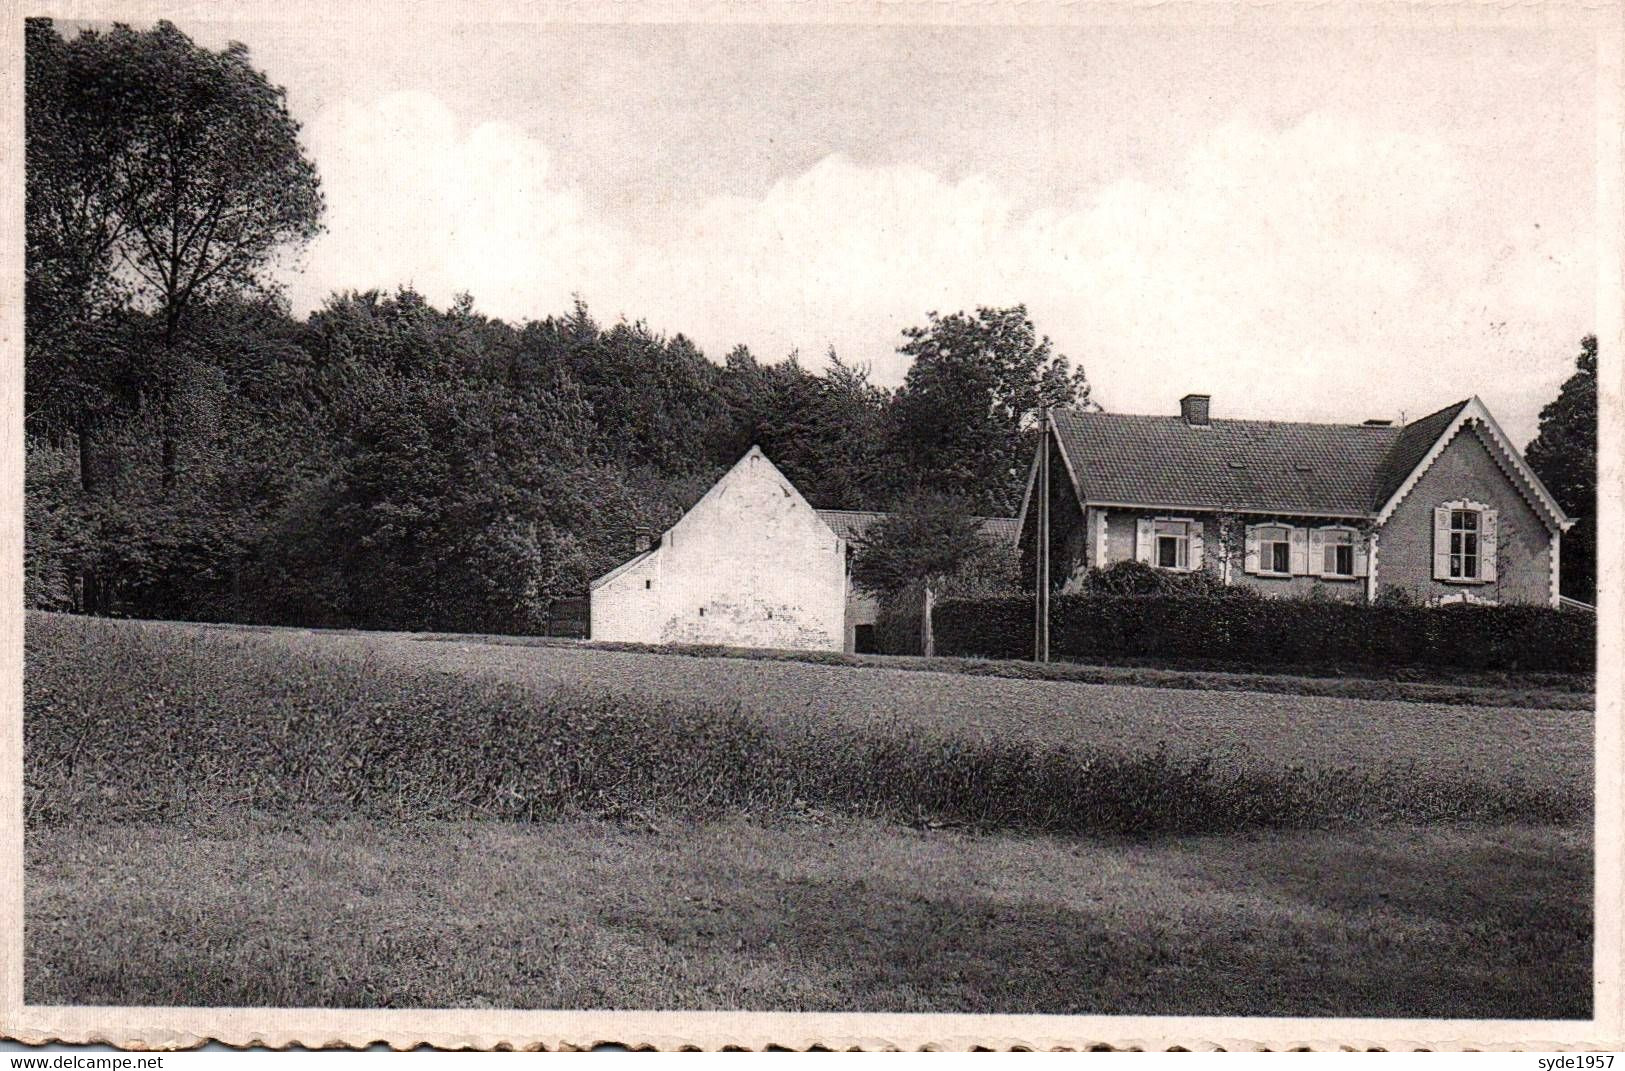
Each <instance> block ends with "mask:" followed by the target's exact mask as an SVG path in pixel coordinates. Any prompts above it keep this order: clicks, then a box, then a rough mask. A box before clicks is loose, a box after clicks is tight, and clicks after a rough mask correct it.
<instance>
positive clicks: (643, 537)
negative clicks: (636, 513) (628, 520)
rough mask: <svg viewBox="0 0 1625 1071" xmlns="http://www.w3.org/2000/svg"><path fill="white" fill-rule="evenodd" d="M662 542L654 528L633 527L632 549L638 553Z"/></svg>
mask: <svg viewBox="0 0 1625 1071" xmlns="http://www.w3.org/2000/svg"><path fill="white" fill-rule="evenodd" d="M659 543H660V540H659V537H657V536H656V535H655V530H654V529H653V528H643V527H638V528H634V529H632V549H633V551H634V552H635V553H637V554H642V553H643V552H644V551H646V550H653V549H655V547H656V546H658V545H659Z"/></svg>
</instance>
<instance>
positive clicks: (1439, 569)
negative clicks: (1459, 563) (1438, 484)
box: [1433, 506, 1450, 580]
mask: <svg viewBox="0 0 1625 1071" xmlns="http://www.w3.org/2000/svg"><path fill="white" fill-rule="evenodd" d="M1433 579H1435V580H1449V579H1450V507H1449V506H1434V507H1433Z"/></svg>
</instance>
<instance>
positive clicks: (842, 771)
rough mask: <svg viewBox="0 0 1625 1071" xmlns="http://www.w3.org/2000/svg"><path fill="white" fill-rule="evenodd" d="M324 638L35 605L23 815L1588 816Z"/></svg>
mask: <svg viewBox="0 0 1625 1071" xmlns="http://www.w3.org/2000/svg"><path fill="white" fill-rule="evenodd" d="M367 651H368V648H366V647H365V646H361V645H355V646H342V647H338V648H334V649H328V650H326V651H323V652H322V653H320V654H313V653H308V652H304V653H301V652H299V651H298V650H297V649H293V648H286V647H282V646H280V645H278V644H276V643H274V642H273V641H271V640H268V639H267V638H265V637H253V636H250V637H243V636H231V635H224V636H214V635H205V634H200V633H195V632H183V631H180V630H177V629H174V628H166V627H164V626H146V625H123V626H119V625H115V624H112V623H109V622H104V621H94V620H86V619H73V618H43V617H37V616H36V617H31V618H30V619H29V623H28V631H27V672H26V675H25V709H26V713H25V718H24V781H25V806H26V813H27V818H28V822H29V824H30V825H33V826H39V825H44V824H52V823H75V822H87V821H91V822H101V821H152V820H157V821H172V820H177V819H180V820H186V819H211V818H218V817H220V816H222V815H224V816H226V817H228V818H229V817H230V816H232V815H234V814H241V813H247V812H259V813H265V814H295V815H314V816H318V817H337V816H344V815H364V816H370V817H379V818H388V819H398V820H423V819H439V818H499V819H517V820H529V821H536V820H546V819H549V818H552V817H557V816H564V815H571V814H593V815H601V816H619V815H625V816H641V817H642V818H647V817H649V816H650V815H652V814H663V815H667V816H673V815H693V816H702V817H703V816H707V815H712V814H716V813H719V812H733V813H745V814H751V815H765V816H768V817H770V818H771V817H779V818H794V817H797V816H806V815H808V814H809V813H812V812H815V811H818V810H825V811H836V812H840V813H847V814H859V815H867V816H875V817H883V818H893V819H896V820H902V821H912V822H927V823H933V822H934V823H960V824H972V825H976V826H982V827H989V828H1007V829H1021V830H1035V831H1063V832H1085V831H1099V832H1155V831H1161V832H1223V831H1227V830H1235V829H1243V828H1249V827H1258V826H1313V825H1321V824H1331V823H1343V822H1350V821H1383V820H1402V821H1413V820H1414V821H1427V820H1435V819H1441V818H1460V817H1480V818H1486V819H1494V818H1511V817H1522V818H1529V819H1552V820H1568V819H1576V818H1580V817H1583V816H1585V815H1586V814H1588V813H1589V807H1590V797H1589V793H1588V792H1576V791H1574V790H1572V789H1564V788H1561V787H1558V788H1554V787H1551V786H1534V785H1529V784H1526V783H1524V782H1521V781H1518V780H1516V779H1514V778H1510V777H1509V778H1507V779H1505V780H1497V781H1494V782H1493V783H1484V782H1483V781H1482V780H1481V779H1479V778H1477V777H1475V776H1473V775H1469V774H1465V773H1443V772H1438V771H1434V770H1430V769H1427V768H1424V767H1413V766H1411V765H1408V764H1395V765H1391V766H1384V767H1381V768H1377V769H1353V768H1349V767H1339V766H1336V765H1331V764H1328V765H1326V766H1317V767H1313V768H1309V767H1304V766H1297V765H1294V766H1291V767H1288V768H1279V769H1270V768H1257V767H1252V766H1247V765H1243V764H1239V763H1228V764H1221V763H1218V762H1215V761H1214V760H1213V759H1211V758H1209V757H1205V756H1204V757H1192V756H1181V755H1176V754H1172V753H1170V752H1169V750H1168V749H1167V748H1166V747H1165V746H1163V747H1157V748H1151V749H1145V748H1138V749H1129V748H1123V747H1115V746H1113V744H1112V743H1111V742H1110V741H1101V742H1098V743H1097V742H1089V743H1087V744H1085V745H1083V746H1055V745H1049V744H1039V743H1034V742H1030V741H1019V740H1015V741H1012V740H1006V739H1001V738H999V737H996V736H979V735H978V736H972V735H969V734H965V735H960V734H956V733H947V734H924V733H920V732H918V731H916V730H906V729H904V728H903V727H901V726H888V725H883V724H882V725H876V726H874V727H872V728H867V729H863V730H858V729H854V728H850V727H842V726H839V725H834V724H831V723H829V722H827V721H824V720H822V719H821V718H819V717H818V716H817V715H816V714H815V713H810V712H809V713H805V714H787V715H785V716H784V717H783V718H782V719H781V720H776V721H772V722H768V721H765V720H763V719H761V718H760V717H751V716H748V715H746V714H744V713H742V712H740V711H739V710H737V709H731V708H729V707H726V706H721V705H718V704H715V703H711V702H702V701H696V700H692V699H690V700H681V701H659V700H656V699H652V698H651V699H649V700H647V701H638V700H629V699H625V698H609V697H605V696H601V695H595V694H592V693H590V692H586V691H576V690H570V689H566V688H541V687H538V688H529V689H527V688H523V687H520V686H516V685H513V684H505V683H499V682H492V681H489V680H481V679H480V678H479V677H478V676H474V675H463V674H457V675H446V674H442V673H439V672H434V671H430V670H426V669H415V668H412V667H409V666H406V665H403V664H395V663H389V664H384V663H382V662H381V661H380V660H378V659H376V658H374V657H372V656H371V655H370V654H368V653H367Z"/></svg>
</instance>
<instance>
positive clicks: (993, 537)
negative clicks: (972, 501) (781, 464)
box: [815, 509, 1020, 547]
mask: <svg viewBox="0 0 1625 1071" xmlns="http://www.w3.org/2000/svg"><path fill="white" fill-rule="evenodd" d="M815 512H816V513H817V514H818V516H819V517H821V518H823V521H824V523H825V524H827V525H829V527H830V530H831V531H833V532H834V533H835V534H836V535H838V536H840V537H841V538H842V539H845V540H847V541H851V540H854V539H858V540H861V539H862V538H863V536H864V533H865V532H867V531H868V530H869V528H870V526H872V525H874V524H877V523H878V522H880V521H881V520H883V519H885V518H886V517H888V516H890V515H889V514H886V513H882V512H879V511H877V510H859V509H821V510H817V511H815ZM976 520H977V521H978V522H979V523H980V526H981V532H982V537H983V538H984V539H986V540H987V541H988V542H990V543H992V544H994V545H995V546H1001V547H1013V546H1015V545H1016V538H1017V536H1018V534H1019V531H1020V530H1019V529H1018V528H1017V526H1016V518H1014V517H978V518H976Z"/></svg>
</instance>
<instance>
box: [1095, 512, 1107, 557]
mask: <svg viewBox="0 0 1625 1071" xmlns="http://www.w3.org/2000/svg"><path fill="white" fill-rule="evenodd" d="M1106 539H1107V535H1106V511H1105V510H1103V509H1097V510H1095V568H1097V569H1099V568H1102V567H1104V566H1105V564H1106V546H1107V542H1106Z"/></svg>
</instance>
